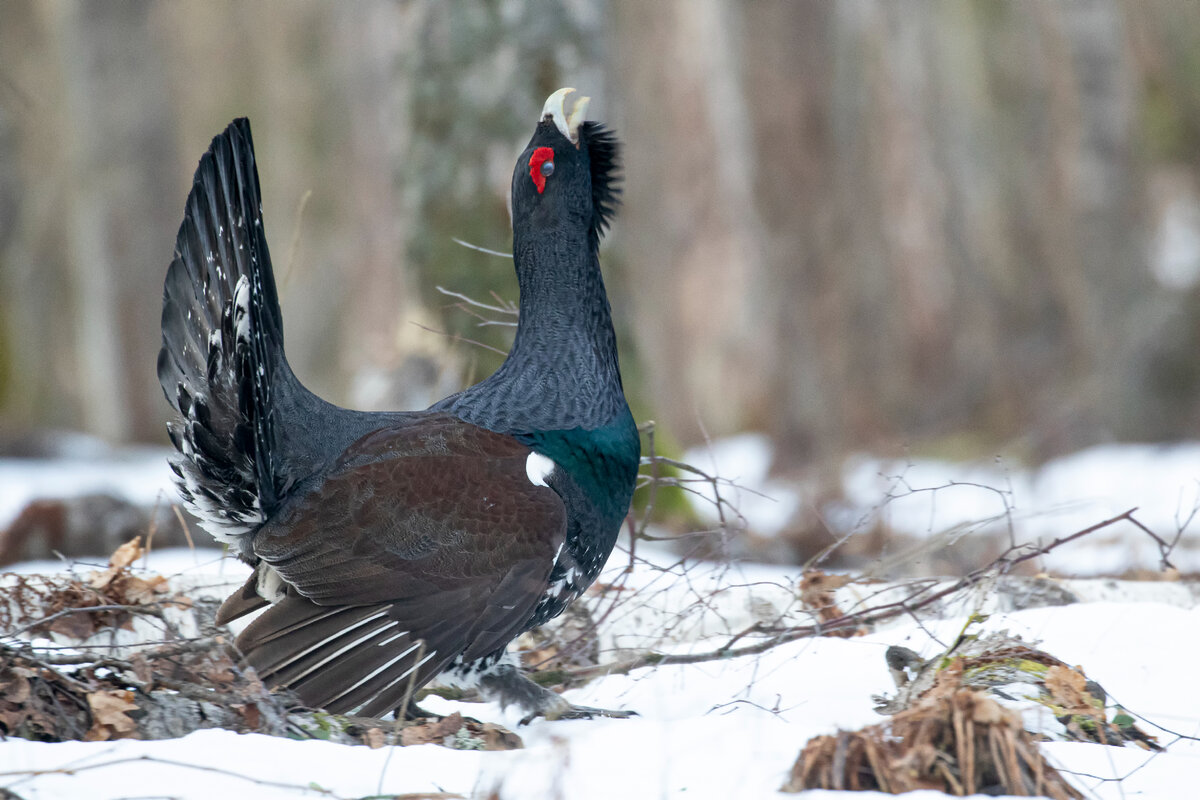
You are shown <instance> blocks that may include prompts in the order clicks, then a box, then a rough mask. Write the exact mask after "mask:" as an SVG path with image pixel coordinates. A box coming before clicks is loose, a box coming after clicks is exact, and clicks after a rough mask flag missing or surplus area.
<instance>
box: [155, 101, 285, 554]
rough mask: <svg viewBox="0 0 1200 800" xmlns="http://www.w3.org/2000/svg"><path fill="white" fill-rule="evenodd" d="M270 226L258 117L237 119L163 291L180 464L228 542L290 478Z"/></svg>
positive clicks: (207, 172)
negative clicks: (254, 121)
mask: <svg viewBox="0 0 1200 800" xmlns="http://www.w3.org/2000/svg"><path fill="white" fill-rule="evenodd" d="M281 319H282V318H281V313H280V310H279V299H278V295H277V293H276V289H275V279H274V276H273V274H272V272H271V260H270V253H269V252H268V250H267V241H266V237H265V235H264V230H263V222H262V199H261V193H260V191H259V184H258V170H257V167H256V166H255V159H254V143H253V140H252V139H251V135H250V123H249V121H248V120H246V119H238V120H234V122H233V123H231V124H230V125H229V127H228V128H227V129H226V130H225V132H224V133H222V134H221V135H220V136H218V137H216V138H215V139H213V142H212V145H211V146H210V148H209V151H208V152H207V153H206V154H205V155H204V157H203V158H202V159H201V160H200V165H199V167H197V169H196V175H195V178H194V180H193V184H192V190H191V193H190V194H189V195H188V200H187V206H186V209H185V212H184V219H183V224H182V225H181V226H180V228H179V234H178V236H177V238H176V241H175V256H174V259H173V260H172V262H171V266H170V268H169V269H168V271H167V278H166V282H165V285H164V289H163V315H162V337H163V347H162V350H161V351H160V353H159V357H158V378H159V382H160V383H161V384H162V388H163V392H164V393H165V394H166V396H167V400H169V401H170V402H171V404H172V405H173V406H174V407H175V409H176V410H177V411H178V412H179V417H178V418H177V419H175V420H174V421H173V422H171V423H170V424H169V426H168V427H169V429H170V433H171V440H172V442H173V443H174V444H175V446H176V448H177V449H178V450H179V452H180V454H181V456H182V457H181V458H179V459H177V461H176V462H175V464H174V465H173V466H174V469H175V473H176V475H177V476H178V484H179V489H180V492H181V493H182V495H183V496H184V498H185V499H186V500H187V501H188V502H189V503H190V505H191V506H192V507H193V509H194V510H195V511H196V512H197V513H198V514H199V515H200V516H201V518H202V519H203V520H204V521H205V522H206V523H207V526H208V527H209V528H210V529H212V532H213V533H214V535H217V536H218V537H219V538H223V539H226V540H234V541H236V540H237V539H239V538H240V536H241V535H243V534H245V533H248V532H250V531H252V530H253V529H254V528H256V527H257V525H258V524H260V523H261V522H262V521H263V520H264V519H265V518H266V516H267V515H269V514H270V512H271V510H272V509H273V508H274V507H275V506H276V504H277V503H278V501H279V498H280V494H281V488H282V477H281V474H280V471H279V470H278V469H276V468H275V467H276V463H275V462H276V461H277V460H278V459H279V457H280V455H281V454H280V446H279V443H280V437H281V432H280V431H279V425H278V424H277V423H276V422H275V420H274V414H273V409H274V397H273V393H275V392H277V391H280V390H281V388H282V384H284V383H285V382H287V381H289V380H294V379H292V378H291V372H290V370H289V369H288V368H287V364H286V361H285V359H284V354H283V325H282V321H281Z"/></svg>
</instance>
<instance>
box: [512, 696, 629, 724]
mask: <svg viewBox="0 0 1200 800" xmlns="http://www.w3.org/2000/svg"><path fill="white" fill-rule="evenodd" d="M559 699H560V700H562V698H559ZM636 716H639V715H638V713H637V712H636V711H624V710H616V709H611V708H592V707H591V706H577V705H574V704H572V703H567V702H566V701H563V704H562V707H558V706H557V704H555V707H554V708H545V709H539V710H538V711H534V712H533V713H532V714H527V715H526V716H524V717H522V718H521V721H520V722H519V723H518V724H519V725H528V724H529V723H531V722H533V721H534V720H535V719H537V718H538V717H544V718H545V719H546V720H547V721H554V720H559V719H595V718H596V717H608V718H609V719H629V718H630V717H636Z"/></svg>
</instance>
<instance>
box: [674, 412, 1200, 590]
mask: <svg viewBox="0 0 1200 800" xmlns="http://www.w3.org/2000/svg"><path fill="white" fill-rule="evenodd" d="M771 455H772V448H771V444H770V442H769V441H768V440H767V439H766V437H763V436H761V435H759V434H744V435H741V436H736V437H730V438H728V439H724V440H720V441H717V442H714V443H713V445H712V446H711V447H705V448H697V449H695V450H692V451H689V452H688V453H687V454H685V456H684V461H685V462H687V463H689V464H693V465H696V466H698V467H700V468H701V469H703V470H705V471H706V472H708V473H709V474H711V475H716V476H719V477H720V478H721V479H722V480H723V481H726V482H728V484H729V485H725V486H723V488H722V495H723V496H724V497H725V499H726V500H727V501H729V503H730V505H731V506H732V507H734V508H737V509H738V510H739V511H740V512H741V514H742V515H743V516H744V517H745V524H746V527H747V528H748V529H749V530H751V531H753V532H754V533H756V534H758V535H760V536H767V537H770V536H775V535H777V534H779V533H780V531H782V530H784V529H785V528H786V527H787V525H788V524H789V522H791V521H792V520H793V518H794V516H795V514H796V513H797V512H798V511H800V510H801V508H802V507H803V506H804V505H805V504H806V503H807V504H811V502H812V501H811V499H810V498H808V497H806V495H805V492H804V490H803V488H798V487H796V486H795V485H793V484H788V483H785V482H783V481H780V480H778V479H773V478H771V477H769V476H768V466H769V464H770V461H771ZM693 487H694V488H695V489H696V490H697V492H698V494H697V495H696V502H695V503H694V507H695V509H696V511H697V512H698V513H699V514H701V515H704V516H707V517H709V518H710V520H711V517H712V511H713V507H714V506H713V503H712V492H711V490H710V489H708V488H707V487H706V484H704V483H696V484H693ZM841 488H842V491H841V494H842V498H840V499H839V500H837V501H835V502H832V503H829V504H827V505H825V506H823V507H820V508H817V509H815V511H816V513H818V514H820V516H821V520H822V524H823V525H824V526H825V527H826V528H827V529H828V530H829V533H830V541H832V540H833V539H834V538H836V537H838V536H843V535H847V534H853V533H855V532H862V531H865V530H868V529H870V528H871V527H872V526H873V525H875V524H877V523H881V524H882V525H883V526H885V527H886V529H887V530H889V531H892V532H894V533H896V534H901V535H905V536H909V537H913V538H917V539H924V538H928V537H930V536H935V535H936V536H942V537H944V540H945V541H953V540H954V538H955V537H956V536H964V535H965V536H971V535H988V534H1000V535H1003V536H1004V537H1006V538H1007V536H1008V533H1009V526H1010V525H1011V529H1012V533H1013V535H1014V537H1015V539H1016V541H1018V542H1034V541H1041V542H1049V541H1052V540H1053V539H1055V538H1060V537H1063V536H1067V535H1070V534H1072V533H1075V532H1076V531H1080V530H1083V529H1084V528H1087V527H1089V526H1091V525H1094V524H1096V523H1098V522H1101V521H1103V520H1106V519H1109V518H1111V517H1114V516H1117V515H1118V514H1122V513H1124V512H1126V511H1129V510H1130V509H1135V508H1136V509H1137V511H1136V513H1135V514H1134V516H1135V518H1136V519H1137V521H1138V522H1140V523H1142V524H1143V525H1145V526H1146V527H1147V528H1149V529H1150V530H1152V531H1153V532H1154V533H1155V534H1157V535H1158V536H1159V537H1161V538H1163V539H1164V540H1166V541H1168V542H1170V541H1172V540H1174V539H1176V538H1178V539H1179V541H1178V544H1177V546H1176V547H1175V549H1174V551H1173V552H1172V557H1171V562H1172V564H1173V565H1174V566H1175V567H1176V568H1177V569H1178V570H1179V571H1180V572H1183V573H1186V574H1195V573H1198V572H1200V518H1198V519H1193V517H1194V516H1196V515H1197V512H1198V511H1200V442H1183V443H1178V444H1170V445H1147V444H1113V445H1101V446H1097V447H1092V448H1089V449H1087V450H1083V451H1080V452H1078V453H1073V454H1071V455H1068V456H1064V457H1061V458H1058V459H1055V460H1053V461H1050V462H1048V463H1046V464H1044V465H1043V466H1041V467H1040V468H1038V469H1028V468H1026V467H1023V466H1022V465H1021V464H1019V463H1015V462H1012V461H1009V460H1006V459H1005V458H1004V457H1002V456H997V457H995V458H993V459H989V460H987V461H982V462H981V461H976V462H970V463H957V462H951V461H940V460H934V459H921V458H912V459H907V460H897V459H881V458H876V457H874V456H869V455H861V456H858V457H855V458H852V459H849V460H848V461H847V463H846V464H845V466H844V467H843V470H842V487H841ZM1042 564H1043V568H1044V569H1046V570H1050V571H1057V572H1062V573H1063V574H1069V575H1113V574H1118V575H1119V574H1124V573H1126V572H1128V571H1130V570H1133V569H1143V570H1150V571H1154V570H1157V569H1158V568H1159V565H1160V549H1159V547H1158V545H1157V544H1156V543H1155V542H1154V540H1153V539H1152V538H1151V537H1150V536H1148V535H1146V534H1145V533H1144V532H1143V531H1141V530H1139V529H1138V528H1137V527H1136V526H1135V525H1133V524H1132V523H1129V522H1121V523H1118V524H1116V525H1114V526H1112V527H1111V528H1110V529H1106V530H1105V531H1104V532H1102V533H1101V534H1099V535H1096V536H1093V537H1091V538H1090V539H1089V540H1088V542H1087V545H1086V547H1078V546H1072V547H1067V548H1064V549H1063V550H1060V551H1057V552H1054V553H1051V554H1050V555H1048V556H1047V557H1046V558H1045V560H1044V561H1043V562H1042Z"/></svg>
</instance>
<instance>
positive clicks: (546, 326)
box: [454, 232, 629, 434]
mask: <svg viewBox="0 0 1200 800" xmlns="http://www.w3.org/2000/svg"><path fill="white" fill-rule="evenodd" d="M513 258H514V259H515V263H516V269H517V281H518V283H519V285H520V291H521V297H520V316H519V317H518V321H517V334H516V338H515V339H514V341H513V346H512V349H511V350H510V351H509V354H508V357H507V358H506V359H505V361H504V363H503V364H502V365H501V366H500V368H499V369H498V370H496V372H495V373H494V374H493V375H492V376H491V377H489V378H487V379H486V380H484V381H483V382H481V383H478V384H476V385H475V386H472V387H471V388H469V389H467V390H466V391H464V392H463V393H462V394H461V395H460V396H459V399H458V402H456V403H455V406H456V407H455V409H454V411H455V413H459V414H460V415H462V416H463V417H464V418H465V419H467V421H469V422H474V423H476V424H479V425H483V426H484V427H487V428H490V429H492V430H497V431H501V432H505V433H514V434H519V433H530V432H534V431H549V430H569V429H573V428H582V429H585V430H594V429H597V428H601V427H603V426H605V425H607V424H609V423H610V422H612V421H614V420H616V419H618V418H620V417H623V416H627V415H628V413H629V409H628V406H627V405H626V403H625V395H624V393H623V391H622V388H621V375H620V371H619V369H618V364H617V344H616V335H615V334H614V332H613V325H612V315H611V312H610V310H609V305H608V297H607V295H606V293H605V291H604V281H603V278H602V277H601V275H600V265H599V261H598V259H597V257H596V253H595V252H594V251H592V250H591V248H590V247H588V242H587V236H586V232H579V233H578V234H577V235H571V234H570V233H563V232H551V233H543V234H541V235H525V236H523V235H521V234H520V233H518V234H517V235H516V237H515V238H514V242H513Z"/></svg>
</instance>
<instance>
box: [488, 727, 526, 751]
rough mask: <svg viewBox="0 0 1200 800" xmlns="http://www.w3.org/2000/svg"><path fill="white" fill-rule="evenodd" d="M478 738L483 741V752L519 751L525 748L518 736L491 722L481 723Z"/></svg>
mask: <svg viewBox="0 0 1200 800" xmlns="http://www.w3.org/2000/svg"><path fill="white" fill-rule="evenodd" d="M479 736H480V738H481V739H483V749H484V750H520V749H521V748H523V747H525V743H524V742H522V741H521V737H520V736H517V735H516V734H515V733H513V732H512V731H510V730H508V729H507V728H502V727H500V726H499V725H496V724H494V723H491V722H485V723H483V729H482V730H481V731H480V732H479Z"/></svg>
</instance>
